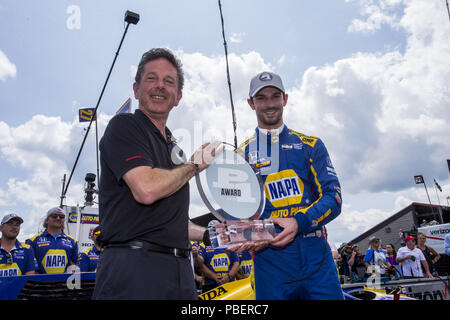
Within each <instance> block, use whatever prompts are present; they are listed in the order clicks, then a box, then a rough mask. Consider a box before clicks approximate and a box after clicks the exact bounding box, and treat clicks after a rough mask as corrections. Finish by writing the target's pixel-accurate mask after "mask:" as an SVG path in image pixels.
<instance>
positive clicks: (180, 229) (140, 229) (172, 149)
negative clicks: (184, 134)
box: [99, 110, 189, 248]
mask: <svg viewBox="0 0 450 320" xmlns="http://www.w3.org/2000/svg"><path fill="white" fill-rule="evenodd" d="M166 135H167V142H166V141H165V139H164V138H163V136H162V135H161V133H160V132H159V130H158V129H157V128H156V127H155V125H154V124H153V123H152V122H151V121H150V119H149V118H148V117H147V116H146V115H145V114H144V113H143V112H142V111H141V110H136V111H135V113H134V114H119V115H116V116H114V117H113V118H112V119H111V120H110V122H109V124H108V126H107V127H106V130H105V133H104V135H103V137H102V139H101V141H100V162H101V175H100V188H99V217H100V228H101V240H102V241H106V242H109V243H117V242H125V241H130V240H136V239H138V240H145V241H150V242H152V243H156V244H159V245H164V246H169V247H175V248H187V247H188V220H189V213H188V210H189V183H186V184H185V185H184V186H183V187H182V188H181V189H180V190H178V191H177V192H175V193H174V194H172V195H171V196H169V197H167V198H163V199H160V200H158V201H156V202H154V203H152V204H151V205H144V204H141V203H138V202H137V201H136V200H135V199H134V197H133V195H132V193H131V190H130V188H129V187H128V185H127V184H126V183H125V181H124V180H123V175H124V174H125V173H126V172H127V171H129V170H130V169H133V168H135V167H138V166H150V167H152V168H165V169H170V168H174V167H175V166H176V164H175V163H174V162H173V161H172V157H171V154H172V153H173V154H174V155H178V156H180V155H182V152H183V151H182V150H181V149H180V148H179V147H178V146H177V145H176V144H175V142H173V141H172V134H171V132H170V131H169V129H167V128H166ZM183 156H184V155H183ZM174 161H175V160H174ZM175 162H176V161H175ZM178 163H180V162H178Z"/></svg>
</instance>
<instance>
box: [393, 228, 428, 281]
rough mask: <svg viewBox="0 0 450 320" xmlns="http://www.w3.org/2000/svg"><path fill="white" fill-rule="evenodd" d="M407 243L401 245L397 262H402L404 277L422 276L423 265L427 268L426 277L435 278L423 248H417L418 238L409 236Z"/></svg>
mask: <svg viewBox="0 0 450 320" xmlns="http://www.w3.org/2000/svg"><path fill="white" fill-rule="evenodd" d="M405 243H406V246H405V247H401V248H400V249H398V252H397V262H398V263H401V264H402V267H401V269H402V273H403V277H404V278H422V277H423V276H424V274H423V272H422V267H421V265H422V266H423V268H424V270H425V277H427V278H433V276H432V274H431V273H430V269H429V266H428V263H427V260H426V259H425V256H424V255H423V253H422V250H420V249H419V248H416V238H414V237H411V236H407V237H406V238H405Z"/></svg>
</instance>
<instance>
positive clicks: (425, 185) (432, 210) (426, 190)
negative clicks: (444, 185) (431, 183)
mask: <svg viewBox="0 0 450 320" xmlns="http://www.w3.org/2000/svg"><path fill="white" fill-rule="evenodd" d="M423 186H424V187H425V192H426V193H427V197H428V202H429V203H430V207H431V212H432V213H433V216H434V217H435V218H436V214H435V213H434V209H433V205H432V204H431V200H430V195H429V194H428V189H427V184H426V183H425V179H423Z"/></svg>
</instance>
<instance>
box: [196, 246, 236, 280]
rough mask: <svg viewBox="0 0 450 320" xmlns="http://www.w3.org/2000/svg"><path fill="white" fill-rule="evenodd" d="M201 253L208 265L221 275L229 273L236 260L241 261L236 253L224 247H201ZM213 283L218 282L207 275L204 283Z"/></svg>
mask: <svg viewBox="0 0 450 320" xmlns="http://www.w3.org/2000/svg"><path fill="white" fill-rule="evenodd" d="M200 255H201V256H202V257H203V260H204V264H205V265H206V267H208V269H210V270H212V271H213V272H214V273H216V274H217V275H219V276H224V275H226V274H229V273H230V270H231V267H232V266H233V264H234V262H236V261H237V262H239V258H238V255H237V254H236V253H232V252H228V251H226V250H225V249H223V248H217V249H213V248H211V247H206V248H202V247H200ZM231 280H232V279H231ZM212 284H216V282H215V281H214V280H213V279H210V278H208V277H205V279H204V285H212Z"/></svg>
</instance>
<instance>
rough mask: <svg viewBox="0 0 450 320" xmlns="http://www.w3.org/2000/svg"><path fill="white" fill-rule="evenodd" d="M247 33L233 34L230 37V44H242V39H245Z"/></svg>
mask: <svg viewBox="0 0 450 320" xmlns="http://www.w3.org/2000/svg"><path fill="white" fill-rule="evenodd" d="M245 35H246V33H245V32H233V33H232V34H231V36H230V42H232V43H242V38H243V37H245Z"/></svg>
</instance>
